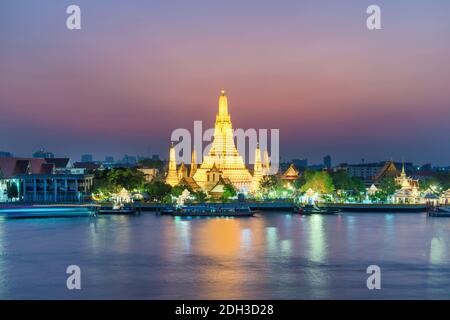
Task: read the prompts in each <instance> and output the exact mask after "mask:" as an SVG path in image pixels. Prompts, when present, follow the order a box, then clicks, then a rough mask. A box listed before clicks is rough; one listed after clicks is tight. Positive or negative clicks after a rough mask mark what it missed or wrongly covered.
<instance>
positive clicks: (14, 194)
mask: <svg viewBox="0 0 450 320" xmlns="http://www.w3.org/2000/svg"><path fill="white" fill-rule="evenodd" d="M6 196H7V197H8V199H15V198H18V197H19V188H17V184H16V183H15V182H8V183H7V185H6Z"/></svg>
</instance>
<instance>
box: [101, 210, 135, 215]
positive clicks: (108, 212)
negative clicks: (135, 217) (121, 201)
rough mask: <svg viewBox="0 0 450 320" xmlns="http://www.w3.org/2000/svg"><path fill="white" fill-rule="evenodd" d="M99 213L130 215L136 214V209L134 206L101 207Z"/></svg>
mask: <svg viewBox="0 0 450 320" xmlns="http://www.w3.org/2000/svg"><path fill="white" fill-rule="evenodd" d="M98 213H99V214H117V215H130V214H135V213H136V209H134V208H120V209H99V210H98Z"/></svg>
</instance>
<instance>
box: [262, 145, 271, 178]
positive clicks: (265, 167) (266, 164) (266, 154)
mask: <svg viewBox="0 0 450 320" xmlns="http://www.w3.org/2000/svg"><path fill="white" fill-rule="evenodd" d="M269 173H270V160H269V152H267V149H265V150H264V162H263V175H268V174H269Z"/></svg>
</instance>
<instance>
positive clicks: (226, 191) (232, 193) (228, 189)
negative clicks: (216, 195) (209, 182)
mask: <svg viewBox="0 0 450 320" xmlns="http://www.w3.org/2000/svg"><path fill="white" fill-rule="evenodd" d="M236 195H237V193H236V190H235V189H234V187H233V186H232V185H229V184H226V185H225V186H224V187H223V194H222V200H228V199H230V198H233V197H236Z"/></svg>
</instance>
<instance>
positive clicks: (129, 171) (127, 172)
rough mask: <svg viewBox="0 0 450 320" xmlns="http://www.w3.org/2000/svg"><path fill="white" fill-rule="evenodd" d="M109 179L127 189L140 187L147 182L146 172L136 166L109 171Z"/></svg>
mask: <svg viewBox="0 0 450 320" xmlns="http://www.w3.org/2000/svg"><path fill="white" fill-rule="evenodd" d="M107 179H108V181H109V182H110V183H111V184H113V185H116V186H119V187H121V188H125V189H127V190H136V189H140V188H141V187H142V186H143V184H144V182H145V176H144V173H143V172H141V171H139V170H137V169H136V168H117V169H113V170H111V171H110V172H109V173H108V175H107Z"/></svg>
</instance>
